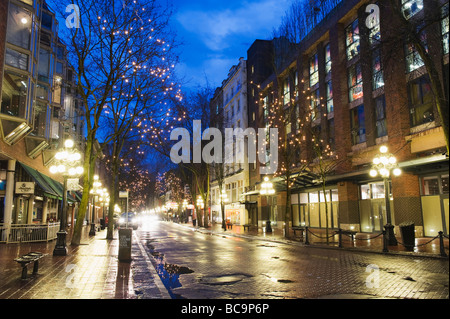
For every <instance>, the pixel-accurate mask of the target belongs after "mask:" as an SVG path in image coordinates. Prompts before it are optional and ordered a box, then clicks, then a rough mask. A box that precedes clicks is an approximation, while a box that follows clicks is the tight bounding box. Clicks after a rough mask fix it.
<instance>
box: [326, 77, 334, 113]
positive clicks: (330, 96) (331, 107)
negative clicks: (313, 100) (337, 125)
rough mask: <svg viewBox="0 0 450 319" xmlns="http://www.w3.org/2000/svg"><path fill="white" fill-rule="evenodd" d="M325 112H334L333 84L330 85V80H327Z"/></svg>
mask: <svg viewBox="0 0 450 319" xmlns="http://www.w3.org/2000/svg"><path fill="white" fill-rule="evenodd" d="M327 112H328V113H331V112H334V105H333V85H332V83H331V81H328V82H327Z"/></svg>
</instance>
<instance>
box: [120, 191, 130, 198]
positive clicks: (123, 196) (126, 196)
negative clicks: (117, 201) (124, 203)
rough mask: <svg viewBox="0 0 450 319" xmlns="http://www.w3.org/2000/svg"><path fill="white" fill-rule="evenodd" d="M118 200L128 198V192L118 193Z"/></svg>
mask: <svg viewBox="0 0 450 319" xmlns="http://www.w3.org/2000/svg"><path fill="white" fill-rule="evenodd" d="M119 198H128V191H119Z"/></svg>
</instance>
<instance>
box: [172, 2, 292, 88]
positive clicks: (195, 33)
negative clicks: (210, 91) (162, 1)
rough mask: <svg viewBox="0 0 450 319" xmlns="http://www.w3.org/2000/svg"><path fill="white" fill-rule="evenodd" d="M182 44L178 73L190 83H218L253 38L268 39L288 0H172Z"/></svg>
mask: <svg viewBox="0 0 450 319" xmlns="http://www.w3.org/2000/svg"><path fill="white" fill-rule="evenodd" d="M173 2H174V5H175V7H176V13H175V15H174V20H175V22H176V24H177V29H178V33H179V35H180V36H181V38H182V40H183V42H184V45H183V49H182V56H181V60H182V63H181V64H180V65H179V66H178V68H177V70H178V73H180V74H182V76H185V77H186V80H188V81H189V83H190V84H188V86H191V87H192V86H195V85H196V84H204V83H205V82H206V80H205V79H207V80H208V82H209V84H210V85H212V86H214V85H220V84H221V82H222V80H224V79H225V78H226V76H227V74H228V71H229V69H230V68H231V67H232V66H233V65H234V64H237V63H238V61H239V58H240V57H245V58H246V52H247V49H248V48H249V47H250V45H251V44H252V43H253V42H254V41H255V40H256V39H270V38H271V37H272V30H273V29H274V28H277V27H278V26H279V24H280V21H281V17H282V16H283V15H284V13H285V11H286V10H287V8H288V7H289V5H290V3H291V0H260V1H254V0H252V1H242V0H222V1H217V0H190V1H185V0H183V1H181V0H173Z"/></svg>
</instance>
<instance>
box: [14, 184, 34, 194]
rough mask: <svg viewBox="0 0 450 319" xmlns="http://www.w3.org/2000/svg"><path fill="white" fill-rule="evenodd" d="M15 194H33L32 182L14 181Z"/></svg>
mask: <svg viewBox="0 0 450 319" xmlns="http://www.w3.org/2000/svg"><path fill="white" fill-rule="evenodd" d="M16 194H34V183H33V182H16Z"/></svg>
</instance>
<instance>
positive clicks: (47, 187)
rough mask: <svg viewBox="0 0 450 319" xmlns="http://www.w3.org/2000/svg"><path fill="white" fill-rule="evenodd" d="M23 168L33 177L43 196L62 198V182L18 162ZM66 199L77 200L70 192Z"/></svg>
mask: <svg viewBox="0 0 450 319" xmlns="http://www.w3.org/2000/svg"><path fill="white" fill-rule="evenodd" d="M20 165H22V167H23V168H24V170H25V171H26V172H27V173H28V174H29V175H30V177H31V178H33V179H34V180H35V181H36V183H38V185H39V187H41V188H42V190H43V191H44V194H45V196H47V197H49V198H54V199H59V200H62V198H63V193H64V186H63V184H62V183H60V182H58V181H55V180H54V179H53V178H51V177H48V176H47V175H45V174H42V173H41V172H39V171H38V170H35V169H34V168H31V167H29V166H28V165H25V164H23V163H20ZM67 201H70V202H76V201H78V200H77V199H76V198H75V197H74V196H72V195H71V194H70V193H68V194H67Z"/></svg>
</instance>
